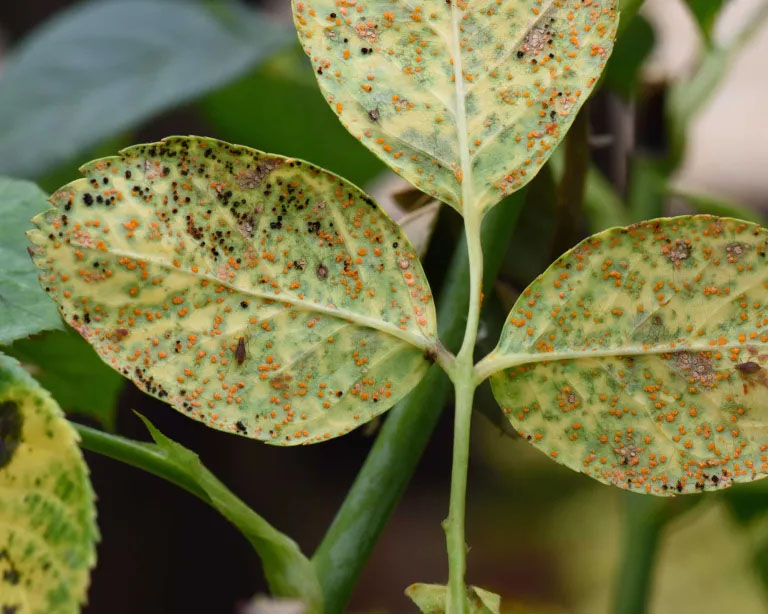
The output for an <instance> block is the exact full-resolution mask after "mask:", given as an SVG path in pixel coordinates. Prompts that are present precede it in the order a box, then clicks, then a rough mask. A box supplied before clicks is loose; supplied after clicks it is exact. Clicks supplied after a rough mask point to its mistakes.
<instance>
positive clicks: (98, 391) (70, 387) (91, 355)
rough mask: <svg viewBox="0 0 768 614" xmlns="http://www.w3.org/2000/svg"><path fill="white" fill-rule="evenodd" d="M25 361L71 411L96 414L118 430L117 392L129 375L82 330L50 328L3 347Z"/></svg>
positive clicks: (97, 417) (64, 407)
mask: <svg viewBox="0 0 768 614" xmlns="http://www.w3.org/2000/svg"><path fill="white" fill-rule="evenodd" d="M3 351H4V352H5V353H6V354H10V355H11V356H13V357H15V358H16V359H17V360H19V361H21V362H22V363H23V364H24V365H25V366H26V367H27V368H28V369H29V370H30V372H31V373H32V375H33V376H34V378H35V379H36V380H37V381H38V382H40V385H41V386H43V388H46V389H47V390H48V391H49V392H50V393H51V394H52V395H53V397H54V398H55V399H56V401H57V402H58V403H59V405H61V407H62V408H63V409H64V411H66V412H68V413H80V414H84V415H87V416H89V417H91V418H94V419H95V420H97V421H98V422H99V424H101V425H102V426H103V427H104V428H106V429H108V430H110V431H111V430H114V428H115V417H116V414H115V410H116V409H117V396H118V394H120V391H121V390H122V388H123V384H124V383H125V379H124V378H123V377H122V376H121V375H120V374H119V373H118V372H117V371H114V370H113V369H111V368H110V367H108V366H107V365H106V364H105V363H104V362H102V361H101V359H100V358H99V357H98V355H97V354H96V352H94V351H93V348H91V346H90V345H88V343H87V342H86V341H85V340H84V339H83V338H82V337H81V336H80V335H78V334H76V333H74V332H72V331H71V330H69V331H58V330H57V331H50V332H47V333H43V334H42V335H38V336H35V337H33V338H31V339H20V340H18V341H16V343H14V344H13V345H12V346H10V347H7V348H3Z"/></svg>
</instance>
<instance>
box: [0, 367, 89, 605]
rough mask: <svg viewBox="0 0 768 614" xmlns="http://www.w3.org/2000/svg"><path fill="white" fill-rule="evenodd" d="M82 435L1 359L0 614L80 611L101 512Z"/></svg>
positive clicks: (36, 387)
mask: <svg viewBox="0 0 768 614" xmlns="http://www.w3.org/2000/svg"><path fill="white" fill-rule="evenodd" d="M77 441H78V438H77V433H75V431H74V430H73V429H72V427H71V426H70V425H69V423H68V422H67V421H66V420H65V419H64V417H63V415H62V413H61V410H60V409H59V407H58V406H57V405H56V403H55V401H54V400H53V399H52V398H51V396H50V394H48V392H47V391H45V390H43V389H42V388H41V387H40V386H39V385H38V384H37V382H35V381H34V380H33V379H32V378H31V377H30V376H29V375H28V374H27V373H26V371H24V369H22V368H21V367H20V366H19V364H18V363H17V362H16V361H15V360H13V359H11V358H9V357H7V356H3V355H2V354H0V491H2V496H0V611H2V612H3V613H9V614H10V613H18V614H24V613H26V612H29V613H31V614H36V613H38V612H41V613H42V612H45V613H46V614H64V613H67V614H69V613H72V612H79V611H80V608H79V606H80V604H82V603H83V602H84V601H85V598H86V591H87V589H88V582H89V572H90V569H91V568H92V567H93V566H94V564H95V562H96V548H95V543H96V541H97V540H98V529H97V528H96V508H95V505H94V496H93V491H92V490H91V483H90V481H89V479H88V468H87V467H86V465H85V462H84V461H83V457H82V455H81V453H80V449H79V448H78V447H77Z"/></svg>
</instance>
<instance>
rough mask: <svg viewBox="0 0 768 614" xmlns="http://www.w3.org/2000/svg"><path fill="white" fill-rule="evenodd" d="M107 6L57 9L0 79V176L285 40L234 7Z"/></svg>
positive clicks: (199, 87)
mask: <svg viewBox="0 0 768 614" xmlns="http://www.w3.org/2000/svg"><path fill="white" fill-rule="evenodd" d="M217 4H218V6H217V7H216V8H215V12H214V9H212V8H209V7H207V6H206V5H205V3H195V2H155V1H152V0H134V1H133V2H124V1H121V0H107V1H104V2H85V3H81V4H78V5H77V6H74V7H72V8H70V9H68V10H66V11H62V12H60V13H58V14H57V15H56V16H55V17H54V18H53V19H52V20H50V21H49V22H47V23H45V24H44V25H43V26H41V27H40V28H38V29H37V30H36V31H35V32H34V33H33V35H32V36H30V38H28V39H27V40H25V41H24V42H22V43H21V45H20V46H19V47H18V48H17V49H14V50H13V53H11V54H10V55H9V56H8V57H7V58H5V60H6V62H5V63H4V66H3V71H2V75H0V172H5V173H8V174H14V175H21V176H25V177H37V176H39V175H40V174H41V172H43V171H45V170H46V169H49V168H50V167H51V166H52V165H55V164H56V163H59V162H64V161H66V160H68V159H69V158H70V157H71V156H72V155H73V153H74V152H76V151H81V150H82V149H84V148H87V147H91V146H93V145H95V144H96V143H98V142H99V141H100V140H102V139H104V138H106V137H110V136H113V135H114V134H116V133H117V132H120V131H121V130H125V129H127V128H130V127H132V126H135V125H136V124H138V123H139V122H141V121H142V120H145V119H147V118H149V117H151V116H152V115H155V114H157V113H159V112H161V111H163V110H165V109H168V108H170V107H173V106H175V105H178V104H181V103H183V102H186V101H188V100H190V99H193V98H195V97H196V96H199V95H201V94H203V93H205V92H208V91H210V90H212V89H214V88H216V87H219V86H221V85H223V84H225V83H227V82H228V81H229V80H231V79H233V78H235V77H237V76H239V75H240V74H242V73H243V72H245V71H246V70H248V69H249V68H251V67H252V66H253V65H254V64H255V63H257V62H259V61H260V60H262V59H264V58H265V57H266V56H267V55H269V54H270V53H271V52H273V51H275V50H276V49H280V48H281V47H283V46H284V45H286V44H287V43H288V42H290V40H291V38H292V34H291V32H290V30H289V29H287V28H281V27H279V26H277V25H276V24H274V23H271V22H269V21H268V20H267V19H265V18H264V17H263V16H260V15H259V14H258V13H255V12H253V11H248V10H246V9H244V8H243V7H240V6H238V5H237V4H236V3H226V4H225V3H217Z"/></svg>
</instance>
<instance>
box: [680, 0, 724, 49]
mask: <svg viewBox="0 0 768 614" xmlns="http://www.w3.org/2000/svg"><path fill="white" fill-rule="evenodd" d="M687 4H688V8H689V9H690V10H691V13H692V14H693V16H694V17H695V19H696V23H698V24H699V29H700V30H701V34H702V36H703V37H704V40H705V41H706V42H707V43H708V44H709V43H711V41H712V28H713V26H714V25H715V20H716V19H717V15H718V13H719V12H720V9H721V8H723V5H724V4H725V0H687Z"/></svg>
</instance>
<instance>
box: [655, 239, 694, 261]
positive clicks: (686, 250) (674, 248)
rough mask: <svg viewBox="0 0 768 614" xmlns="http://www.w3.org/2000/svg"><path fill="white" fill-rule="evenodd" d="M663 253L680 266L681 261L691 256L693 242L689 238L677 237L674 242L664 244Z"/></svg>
mask: <svg viewBox="0 0 768 614" xmlns="http://www.w3.org/2000/svg"><path fill="white" fill-rule="evenodd" d="M661 253H662V254H664V255H665V256H666V257H667V258H668V259H669V261H670V262H672V263H673V264H674V265H675V266H680V263H681V262H683V261H684V260H688V258H690V257H691V243H690V241H689V240H688V239H684V240H683V239H676V240H675V242H674V243H671V242H670V243H668V244H666V245H664V246H663V247H662V248H661Z"/></svg>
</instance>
